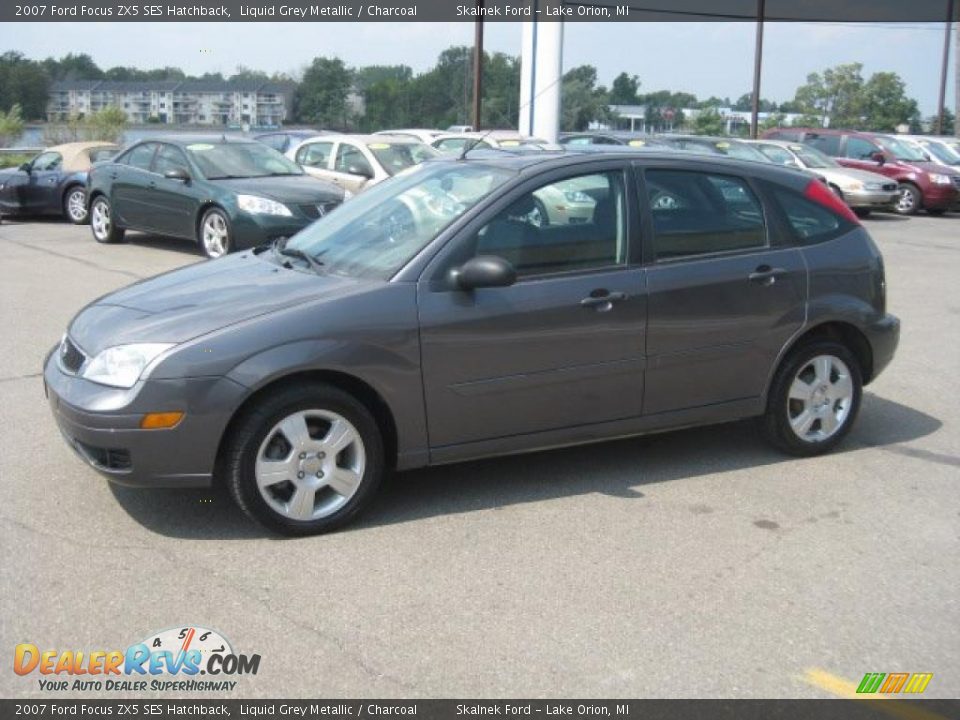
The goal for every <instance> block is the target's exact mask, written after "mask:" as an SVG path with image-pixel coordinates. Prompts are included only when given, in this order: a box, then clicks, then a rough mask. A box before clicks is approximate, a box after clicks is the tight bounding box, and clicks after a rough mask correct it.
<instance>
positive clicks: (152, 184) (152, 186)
mask: <svg viewBox="0 0 960 720" xmlns="http://www.w3.org/2000/svg"><path fill="white" fill-rule="evenodd" d="M147 187H149V188H150V189H151V190H152V189H154V188H155V187H157V183H156V181H155V180H151V181H150V183H149V184H148V185H147Z"/></svg>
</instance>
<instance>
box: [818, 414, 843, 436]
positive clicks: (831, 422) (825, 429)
mask: <svg viewBox="0 0 960 720" xmlns="http://www.w3.org/2000/svg"><path fill="white" fill-rule="evenodd" d="M838 427H840V420H839V418H838V417H837V415H836V413H835V412H834V410H833V409H832V408H831V409H830V410H829V411H828V412H826V413H824V415H823V417H821V418H820V432H822V433H823V434H824V435H828V436H829V435H833V433H834V432H835V431H836V429H837V428H838Z"/></svg>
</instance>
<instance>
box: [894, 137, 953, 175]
mask: <svg viewBox="0 0 960 720" xmlns="http://www.w3.org/2000/svg"><path fill="white" fill-rule="evenodd" d="M897 138H898V139H899V140H903V141H905V142H907V143H909V144H910V145H913V146H914V147H915V148H917V149H919V150H921V151H922V152H923V153H925V154H926V156H927V157H928V158H930V162H932V163H936V164H937V165H944V166H946V167H952V168H958V167H960V138H955V137H945V136H931V135H897Z"/></svg>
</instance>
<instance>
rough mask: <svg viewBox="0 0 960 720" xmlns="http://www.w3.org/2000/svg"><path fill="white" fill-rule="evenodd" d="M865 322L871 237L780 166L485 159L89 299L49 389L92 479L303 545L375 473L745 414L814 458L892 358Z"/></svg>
mask: <svg viewBox="0 0 960 720" xmlns="http://www.w3.org/2000/svg"><path fill="white" fill-rule="evenodd" d="M548 204H549V207H548V210H549V212H547V213H543V212H538V211H537V210H538V208H542V207H544V206H547V205H548ZM885 305H886V287H885V281H884V268H883V261H882V258H881V256H880V253H879V251H878V250H877V248H876V246H875V245H874V243H873V241H872V240H871V239H870V236H869V235H868V234H867V232H866V231H865V230H864V229H863V227H861V225H860V224H859V222H858V220H857V218H856V216H855V215H853V213H852V212H851V211H850V210H849V209H848V208H847V207H846V206H845V205H844V204H843V203H842V201H840V200H839V199H838V198H836V196H834V195H833V193H831V192H830V190H829V189H828V188H827V187H826V185H824V184H823V183H821V182H819V181H817V180H814V179H811V178H810V176H809V175H805V174H803V173H802V172H800V171H797V170H791V169H787V168H781V167H777V166H774V165H766V164H761V163H751V162H743V161H736V160H731V159H726V158H720V157H717V158H713V157H706V156H693V155H691V156H689V157H685V156H682V155H679V154H663V153H658V152H639V151H638V152H629V153H628V152H623V153H621V152H616V153H603V154H599V153H597V154H563V155H549V154H548V155H543V154H541V155H536V156H535V155H517V156H513V155H508V154H506V153H504V154H503V156H502V157H501V156H499V155H497V156H493V155H491V154H488V155H486V156H483V157H480V156H478V157H476V158H471V159H467V160H453V159H451V160H434V161H430V162H428V163H425V164H424V165H422V166H418V167H415V168H412V169H410V170H408V171H406V172H405V173H402V174H400V175H398V176H396V177H395V178H392V179H391V180H389V181H387V182H385V183H382V184H381V185H379V186H377V187H375V188H373V189H371V190H369V191H367V192H365V193H363V194H362V195H360V196H358V197H357V198H355V199H353V200H351V201H350V202H348V203H345V204H344V205H343V206H342V207H341V208H339V209H338V210H337V211H336V212H334V213H331V214H330V215H329V216H327V217H325V218H323V219H321V220H319V221H318V222H316V223H314V224H313V225H311V226H310V227H308V228H307V229H305V230H303V231H302V232H300V233H299V234H297V235H295V236H294V237H293V238H292V239H290V240H289V241H288V242H287V243H286V244H283V243H282V242H275V243H273V244H272V245H265V246H261V247H259V248H256V249H253V250H249V251H246V252H243V253H239V254H236V255H231V256H228V257H225V258H221V259H218V260H213V261H209V262H204V263H199V264H196V265H193V266H191V267H188V268H185V269H181V270H177V271H174V272H171V273H168V274H165V275H160V276H158V277H155V278H152V279H149V280H145V281H143V282H140V283H137V284H135V285H133V286H131V287H128V288H126V289H123V290H119V291H117V292H114V293H111V294H110V295H107V296H105V297H103V298H101V299H99V300H97V301H95V302H94V303H92V304H91V305H89V306H87V307H86V308H85V309H83V310H82V311H81V312H80V313H79V314H78V315H77V316H76V317H75V318H74V319H73V321H72V322H71V323H70V325H69V328H68V330H67V333H66V334H65V335H64V337H63V340H62V342H61V343H60V345H59V346H58V347H56V348H54V350H53V351H51V353H50V356H49V357H48V358H47V361H46V364H45V369H44V378H45V388H46V392H47V396H48V398H49V402H50V405H51V408H52V410H53V414H54V417H55V418H56V421H57V423H58V424H59V426H60V429H61V430H62V432H63V435H64V437H65V438H66V440H67V442H68V443H69V444H70V445H71V446H72V447H73V448H74V449H75V450H76V451H77V453H78V454H79V455H80V456H81V457H82V458H83V459H84V460H85V461H86V462H87V463H89V464H90V465H92V466H93V467H94V468H96V469H97V470H99V471H100V472H102V473H103V474H104V475H106V476H107V477H108V478H109V479H110V480H113V481H115V482H118V483H122V484H125V485H134V486H144V487H146V486H204V485H208V484H210V483H213V482H219V483H223V484H225V485H226V486H227V487H228V488H229V490H230V492H231V493H232V495H233V497H234V498H235V499H236V501H237V503H238V504H239V505H240V507H241V508H243V510H244V511H246V512H247V513H248V514H249V515H251V516H252V517H254V518H256V519H257V520H259V521H261V522H262V523H264V524H265V525H267V526H269V527H270V528H273V529H275V530H278V531H280V532H284V533H290V534H308V533H316V532H322V531H326V530H330V529H333V528H335V527H338V526H341V525H343V524H344V523H346V522H348V521H350V520H351V519H353V518H355V517H356V516H357V515H358V514H359V513H360V512H361V510H363V508H364V507H365V506H367V505H368V504H369V503H370V501H371V499H372V497H373V495H374V493H375V491H376V489H377V486H378V485H379V483H380V481H381V478H382V477H383V476H384V474H385V473H387V472H389V471H390V470H392V469H396V470H403V469H407V468H415V467H420V466H424V465H432V464H441V463H450V462H455V461H459V460H466V459H470V458H477V457H482V456H489V455H500V454H507V453H515V452H520V451H529V450H536V449H542V448H549V447H555V446H561V445H569V444H575V443H586V442H591V441H597V440H603V439H608V438H613V437H623V436H627V435H634V434H642V433H647V432H653V431H660V430H667V429H670V428H677V427H686V426H690V425H698V424H707V423H716V422H724V421H729V420H735V419H738V418H746V417H752V416H757V417H759V419H760V424H761V426H762V428H763V430H764V433H765V435H766V436H767V437H768V438H769V439H770V440H771V441H772V442H773V443H774V444H775V445H776V446H777V447H779V448H781V449H782V450H784V451H786V452H788V453H793V454H796V455H815V454H818V453H822V452H825V451H827V450H830V449H831V448H833V447H834V446H835V445H836V444H837V443H838V442H839V441H840V440H841V439H842V438H843V437H844V436H845V435H846V434H847V433H848V432H849V431H850V429H851V426H852V425H853V422H854V419H855V418H856V416H857V411H858V409H859V406H860V398H861V390H862V387H863V385H864V384H866V383H868V382H870V381H871V380H873V379H874V378H875V377H877V375H878V374H879V373H880V371H882V370H883V368H884V367H885V366H886V365H887V364H888V362H889V361H890V359H891V357H892V356H893V353H894V350H895V348H896V345H897V341H898V338H899V322H898V320H897V319H896V318H895V317H893V316H891V315H888V314H887V312H886V307H885ZM637 461H638V467H640V466H641V465H642V458H641V457H638V458H637Z"/></svg>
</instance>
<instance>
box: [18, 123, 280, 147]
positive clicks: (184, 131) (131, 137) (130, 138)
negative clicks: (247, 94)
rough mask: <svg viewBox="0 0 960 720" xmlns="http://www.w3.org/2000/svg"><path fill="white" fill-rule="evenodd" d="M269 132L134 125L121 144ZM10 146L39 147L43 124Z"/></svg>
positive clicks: (25, 131)
mask: <svg viewBox="0 0 960 720" xmlns="http://www.w3.org/2000/svg"><path fill="white" fill-rule="evenodd" d="M264 132H270V131H269V130H254V131H252V132H250V133H244V132H242V131H240V130H228V129H226V128H218V127H214V126H208V127H202V128H200V127H198V128H177V127H170V126H169V125H157V126H156V127H135V128H129V129H127V130H126V131H125V132H124V133H123V142H122V143H121V144H122V145H127V144H129V143H132V142H136V141H137V140H143V139H144V138H148V137H157V136H158V135H227V136H228V137H245V136H247V135H253V134H256V135H259V134H260V133H264ZM11 146H12V147H26V148H39V147H43V146H44V142H43V126H38V125H30V126H27V127H26V128H24V131H23V135H21V136H20V139H19V140H17V142H15V143H12V145H11Z"/></svg>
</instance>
